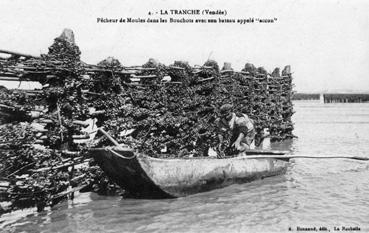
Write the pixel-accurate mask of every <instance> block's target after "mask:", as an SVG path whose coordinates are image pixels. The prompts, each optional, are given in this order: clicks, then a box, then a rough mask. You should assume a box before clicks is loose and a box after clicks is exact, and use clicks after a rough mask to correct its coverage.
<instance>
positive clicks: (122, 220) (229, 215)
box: [0, 102, 369, 233]
mask: <svg viewBox="0 0 369 233" xmlns="http://www.w3.org/2000/svg"><path fill="white" fill-rule="evenodd" d="M295 111H296V114H295V115H294V122H295V131H294V132H295V134H296V135H297V136H298V137H299V138H298V139H295V140H294V141H293V142H288V143H285V144H284V145H272V147H273V148H275V149H291V150H293V153H295V154H320V155H323V154H348V155H360V156H369V103H368V104H325V105H323V104H319V103H318V102H295ZM0 226H1V227H2V228H0V229H2V230H4V231H10V232H223V233H226V232H246V231H248V232H288V228H289V227H291V228H292V230H293V231H295V230H296V228H297V227H298V226H299V227H314V226H315V227H327V228H328V229H329V230H330V231H331V232H335V231H334V227H339V228H341V227H342V226H347V227H360V228H361V232H369V161H357V160H345V159H334V160H323V159H295V160H293V161H292V163H291V165H290V167H289V169H288V172H287V174H286V175H284V176H279V177H272V178H267V179H264V180H261V181H256V182H252V183H249V184H243V185H233V186H230V187H227V188H224V189H219V190H215V191H212V192H207V193H202V194H197V195H193V196H189V197H186V198H178V199H173V200H134V199H130V200H123V199H121V198H119V197H101V196H97V195H95V194H91V193H84V194H80V195H79V196H78V198H76V199H75V200H74V201H73V202H70V203H62V204H60V205H58V206H55V207H53V208H52V210H47V211H44V212H42V213H35V212H33V211H32V210H27V211H18V212H16V213H12V214H8V215H5V216H2V217H1V219H0Z"/></svg>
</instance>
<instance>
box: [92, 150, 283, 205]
mask: <svg viewBox="0 0 369 233" xmlns="http://www.w3.org/2000/svg"><path fill="white" fill-rule="evenodd" d="M90 154H91V155H92V156H93V157H94V158H95V160H96V161H97V163H98V164H99V165H100V167H101V168H102V169H103V170H104V171H105V173H106V174H107V175H108V176H109V177H110V178H111V179H112V180H114V181H115V182H116V183H117V184H118V185H120V186H121V187H122V188H124V189H125V190H127V191H129V192H130V194H132V195H133V196H135V197H137V198H173V197H182V196H186V195H190V194H195V193H199V192H204V191H209V190H212V189H217V188H222V187H225V186H228V185H231V184H234V183H244V182H250V181H253V180H256V179H261V178H264V177H269V176H276V175H280V174H284V173H285V172H286V170H287V165H288V160H289V159H288V158H286V159H284V158H282V159H275V158H254V157H255V156H252V157H253V158H250V159H249V158H248V155H250V154H251V155H283V153H279V152H258V151H250V152H248V153H247V154H248V155H247V156H246V155H245V154H244V155H241V156H238V157H232V158H226V159H217V158H209V157H202V158H186V159H175V158H173V159H158V158H152V157H149V156H146V155H143V154H140V153H135V152H134V151H133V150H131V149H123V148H118V147H105V148H95V149H90ZM279 157H281V156H279Z"/></svg>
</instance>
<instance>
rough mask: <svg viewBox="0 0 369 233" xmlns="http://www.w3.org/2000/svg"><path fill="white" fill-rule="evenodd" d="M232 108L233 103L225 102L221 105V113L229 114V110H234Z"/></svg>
mask: <svg viewBox="0 0 369 233" xmlns="http://www.w3.org/2000/svg"><path fill="white" fill-rule="evenodd" d="M232 108H233V106H232V105H231V104H223V105H222V106H221V107H220V111H219V112H220V114H221V115H226V114H228V113H229V112H231V111H232Z"/></svg>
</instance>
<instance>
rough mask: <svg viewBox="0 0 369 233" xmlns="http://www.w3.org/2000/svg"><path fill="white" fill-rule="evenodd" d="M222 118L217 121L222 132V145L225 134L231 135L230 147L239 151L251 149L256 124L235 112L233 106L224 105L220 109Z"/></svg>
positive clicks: (220, 136)
mask: <svg viewBox="0 0 369 233" xmlns="http://www.w3.org/2000/svg"><path fill="white" fill-rule="evenodd" d="M219 112H220V118H219V119H218V120H217V121H218V122H217V123H218V127H219V130H220V132H221V133H220V134H219V140H220V144H222V142H223V140H224V136H223V135H222V134H223V133H225V132H229V131H230V133H231V138H230V146H231V147H234V149H236V150H237V151H245V150H247V149H250V145H251V143H252V142H253V140H254V138H255V134H256V132H255V128H254V122H253V120H251V119H250V118H249V117H248V116H247V115H246V114H244V113H235V112H233V106H232V105H231V104H224V105H222V106H221V107H220V111H219Z"/></svg>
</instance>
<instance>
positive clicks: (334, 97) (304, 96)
mask: <svg viewBox="0 0 369 233" xmlns="http://www.w3.org/2000/svg"><path fill="white" fill-rule="evenodd" d="M292 100H321V102H324V103H361V102H369V93H338V92H337V93H299V92H297V93H295V94H293V96H292Z"/></svg>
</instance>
